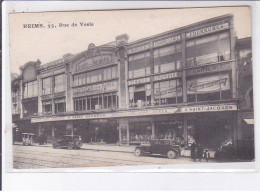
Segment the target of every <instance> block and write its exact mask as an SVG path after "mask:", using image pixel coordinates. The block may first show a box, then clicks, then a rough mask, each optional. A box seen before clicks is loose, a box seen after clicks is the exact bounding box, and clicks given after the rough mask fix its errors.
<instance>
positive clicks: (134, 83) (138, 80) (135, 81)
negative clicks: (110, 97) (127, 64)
mask: <svg viewBox="0 0 260 194" xmlns="http://www.w3.org/2000/svg"><path fill="white" fill-rule="evenodd" d="M150 81H151V78H150V77H145V78H141V79H135V80H129V81H128V85H136V84H142V83H147V82H150Z"/></svg>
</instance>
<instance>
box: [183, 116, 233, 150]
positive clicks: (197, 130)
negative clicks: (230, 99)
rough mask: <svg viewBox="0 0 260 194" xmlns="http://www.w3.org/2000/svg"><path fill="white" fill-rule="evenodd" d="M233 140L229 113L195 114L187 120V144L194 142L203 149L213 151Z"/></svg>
mask: <svg viewBox="0 0 260 194" xmlns="http://www.w3.org/2000/svg"><path fill="white" fill-rule="evenodd" d="M232 140H233V130H232V117H231V114H230V113H222V115H221V114H220V113H214V114H207V113H201V114H197V115H196V116H195V117H193V118H192V117H191V118H190V119H188V143H189V146H190V145H191V144H192V142H193V141H195V142H196V143H197V144H198V143H199V144H201V146H202V147H203V148H204V149H209V150H215V149H216V148H217V147H218V146H220V145H221V144H223V143H225V142H229V141H232Z"/></svg>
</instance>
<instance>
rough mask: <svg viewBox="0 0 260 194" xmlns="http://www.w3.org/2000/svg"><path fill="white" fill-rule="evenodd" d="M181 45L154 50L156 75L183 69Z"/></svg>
mask: <svg viewBox="0 0 260 194" xmlns="http://www.w3.org/2000/svg"><path fill="white" fill-rule="evenodd" d="M181 59H182V54H181V44H176V45H170V46H166V47H162V48H158V49H155V50H154V73H163V72H168V71H174V70H176V69H181Z"/></svg>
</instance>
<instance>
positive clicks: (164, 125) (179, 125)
mask: <svg viewBox="0 0 260 194" xmlns="http://www.w3.org/2000/svg"><path fill="white" fill-rule="evenodd" d="M155 139H171V140H176V139H179V140H181V141H183V140H184V134H183V122H182V121H181V120H177V121H163V122H156V123H155Z"/></svg>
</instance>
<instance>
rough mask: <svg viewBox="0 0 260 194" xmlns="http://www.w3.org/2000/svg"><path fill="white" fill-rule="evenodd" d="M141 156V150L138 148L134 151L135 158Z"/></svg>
mask: <svg viewBox="0 0 260 194" xmlns="http://www.w3.org/2000/svg"><path fill="white" fill-rule="evenodd" d="M141 154H142V150H141V149H140V148H136V149H135V155H136V156H137V157H139V156H141Z"/></svg>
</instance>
